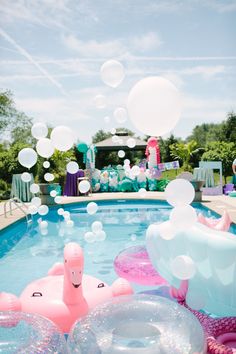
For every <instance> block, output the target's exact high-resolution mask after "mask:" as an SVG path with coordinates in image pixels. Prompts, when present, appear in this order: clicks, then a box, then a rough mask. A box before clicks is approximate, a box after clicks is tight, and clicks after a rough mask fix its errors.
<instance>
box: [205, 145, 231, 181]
mask: <svg viewBox="0 0 236 354" xmlns="http://www.w3.org/2000/svg"><path fill="white" fill-rule="evenodd" d="M235 156H236V144H235V143H233V142H229V143H228V142H225V141H221V142H218V141H214V142H211V143H208V144H207V146H206V151H205V152H204V154H203V155H202V160H203V161H222V166H223V176H224V179H225V183H227V177H228V176H230V175H231V174H232V162H233V159H234V157H235Z"/></svg>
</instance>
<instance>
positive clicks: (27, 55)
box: [0, 28, 66, 95]
mask: <svg viewBox="0 0 236 354" xmlns="http://www.w3.org/2000/svg"><path fill="white" fill-rule="evenodd" d="M0 36H2V37H3V38H4V39H5V40H6V41H7V42H8V43H10V44H11V45H12V46H13V47H14V48H16V50H17V51H18V52H19V53H20V54H21V55H23V56H24V57H25V58H26V59H27V60H28V61H29V63H31V64H33V65H34V66H35V67H36V68H37V69H38V71H39V72H41V74H43V75H44V76H45V78H47V79H48V80H49V81H50V82H51V83H52V84H53V85H54V86H56V87H57V88H58V89H59V90H60V91H61V93H62V94H63V95H66V93H65V91H64V89H63V87H62V85H61V84H60V83H59V82H57V81H56V80H55V79H54V78H53V77H52V76H51V75H50V74H49V72H48V71H47V70H45V69H44V68H43V67H42V66H41V65H40V64H38V63H37V62H36V60H34V58H33V57H32V56H31V55H30V53H28V52H27V51H26V50H25V49H24V48H23V47H22V46H20V45H19V44H18V43H17V42H16V41H15V40H14V38H12V37H11V36H9V35H8V34H7V33H6V32H5V31H4V30H3V29H1V28H0Z"/></svg>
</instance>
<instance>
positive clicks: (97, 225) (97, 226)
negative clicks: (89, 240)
mask: <svg viewBox="0 0 236 354" xmlns="http://www.w3.org/2000/svg"><path fill="white" fill-rule="evenodd" d="M102 227H103V226H102V223H101V221H94V222H93V223H92V226H91V229H92V231H93V232H94V233H96V232H99V231H101V230H102Z"/></svg>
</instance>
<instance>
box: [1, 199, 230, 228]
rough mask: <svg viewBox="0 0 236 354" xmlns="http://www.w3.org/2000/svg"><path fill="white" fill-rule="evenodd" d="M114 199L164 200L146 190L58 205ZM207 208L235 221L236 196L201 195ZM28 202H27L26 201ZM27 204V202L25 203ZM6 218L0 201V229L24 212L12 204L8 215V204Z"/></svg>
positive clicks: (65, 201)
mask: <svg viewBox="0 0 236 354" xmlns="http://www.w3.org/2000/svg"><path fill="white" fill-rule="evenodd" d="M114 199H140V200H145V199H152V200H165V194H164V193H163V192H147V193H146V196H145V197H143V198H142V197H140V195H139V194H138V193H137V192H136V193H119V192H117V193H94V194H91V195H89V196H86V197H82V196H80V197H62V202H61V203H60V204H59V205H65V204H71V203H79V202H86V201H89V202H91V201H99V200H114ZM201 203H202V204H203V205H205V206H206V207H207V208H209V209H211V210H213V211H215V212H216V213H218V214H220V215H222V214H223V212H224V211H225V210H227V211H228V213H229V215H230V217H231V220H232V221H233V222H234V223H236V198H232V197H229V196H225V195H217V196H202V202H201ZM28 204H29V203H28ZM26 205H27V204H26ZM7 210H8V213H7V218H5V216H4V202H2V203H0V230H2V229H4V228H5V227H7V226H9V225H11V224H13V223H14V222H16V221H18V220H20V219H22V218H23V217H24V214H23V212H22V211H21V210H19V209H17V208H16V207H15V206H13V213H12V215H10V213H9V206H8V207H7Z"/></svg>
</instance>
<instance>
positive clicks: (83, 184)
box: [79, 180, 90, 193]
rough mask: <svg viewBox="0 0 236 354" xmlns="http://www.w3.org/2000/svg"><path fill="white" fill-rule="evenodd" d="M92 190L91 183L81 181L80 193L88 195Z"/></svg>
mask: <svg viewBox="0 0 236 354" xmlns="http://www.w3.org/2000/svg"><path fill="white" fill-rule="evenodd" d="M89 190H90V183H89V181H86V180H84V181H81V182H80V183H79V191H80V193H87V192H88V191H89Z"/></svg>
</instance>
